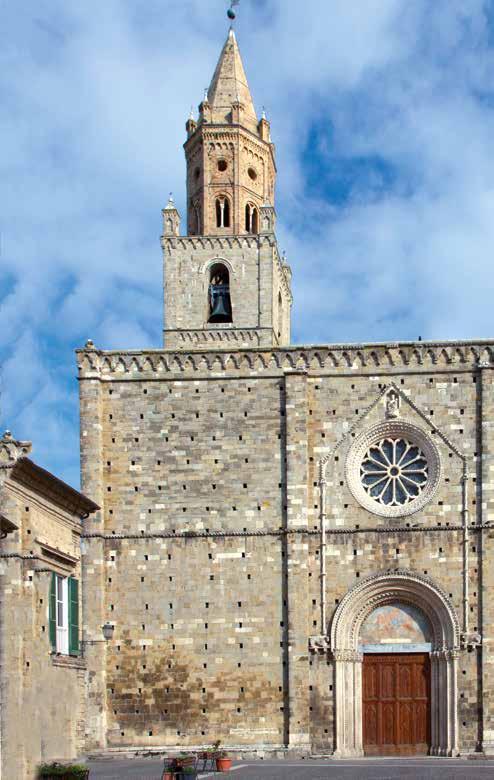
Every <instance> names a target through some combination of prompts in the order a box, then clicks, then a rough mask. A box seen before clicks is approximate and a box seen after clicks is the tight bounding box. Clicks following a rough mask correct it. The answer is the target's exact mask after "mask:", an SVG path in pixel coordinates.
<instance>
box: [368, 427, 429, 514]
mask: <svg viewBox="0 0 494 780" xmlns="http://www.w3.org/2000/svg"><path fill="white" fill-rule="evenodd" d="M360 477H361V480H362V485H363V487H364V490H365V491H366V492H367V494H368V495H369V496H370V497H371V498H373V499H374V501H377V502H378V503H380V504H384V505H385V506H389V507H392V506H403V505H404V504H408V503H410V501H413V500H415V499H416V498H417V497H418V496H419V495H420V493H421V492H422V491H423V489H424V487H425V486H426V484H427V481H428V478H429V466H428V463H427V459H426V457H425V455H424V453H423V452H422V450H421V449H420V447H419V446H417V445H416V444H413V443H412V442H410V441H407V439H403V438H400V439H390V438H386V439H382V440H381V441H379V442H376V444H374V445H372V447H369V449H368V450H367V452H366V454H365V456H364V458H363V460H362V464H361V466H360Z"/></svg>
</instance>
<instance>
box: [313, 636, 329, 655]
mask: <svg viewBox="0 0 494 780" xmlns="http://www.w3.org/2000/svg"><path fill="white" fill-rule="evenodd" d="M328 651H329V637H328V636H322V635H319V636H310V637H309V652H311V653H314V654H317V655H325V654H326V653H327V652H328Z"/></svg>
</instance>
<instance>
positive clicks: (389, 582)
mask: <svg viewBox="0 0 494 780" xmlns="http://www.w3.org/2000/svg"><path fill="white" fill-rule="evenodd" d="M186 131H187V139H186V142H185V156H186V161H187V215H186V229H185V231H184V232H185V235H182V234H181V231H180V216H179V214H178V211H177V209H176V207H175V205H174V203H173V201H172V200H170V202H169V203H168V205H167V206H166V208H165V209H164V210H163V236H162V239H161V243H162V248H163V255H164V264H165V275H164V278H165V285H164V301H165V317H166V321H165V328H164V348H163V349H159V350H143V351H138V350H131V351H126V352H122V351H117V352H115V351H111V352H110V351H104V350H101V349H99V348H97V347H96V346H95V345H94V344H93V343H92V342H88V343H87V345H86V347H85V348H84V349H81V350H78V352H77V361H78V369H79V385H80V410H81V464H82V465H81V468H82V490H83V492H84V493H85V494H86V495H87V496H90V497H91V499H92V501H94V502H96V504H97V505H98V506H99V507H100V510H99V511H97V512H95V513H94V514H91V516H90V517H88V518H87V520H86V521H85V531H84V534H83V542H82V544H83V550H82V581H83V604H82V610H83V612H82V630H83V639H84V641H85V642H86V645H87V649H86V652H85V660H86V663H87V667H88V695H87V701H86V705H85V706H86V712H85V716H84V717H85V723H86V748H87V749H88V750H106V749H119V748H123V747H132V748H135V747H139V748H143V747H148V748H152V747H162V746H177V745H181V746H199V745H206V744H208V743H211V742H213V741H215V740H217V739H220V740H221V741H222V744H223V745H224V746H225V747H226V748H228V747H231V748H236V749H239V750H242V749H245V750H256V751H263V750H273V751H279V750H285V749H289V750H295V751H300V752H311V751H312V752H321V753H325V754H333V755H336V756H360V755H409V754H426V753H430V754H433V755H442V756H455V755H458V754H460V753H473V752H475V751H478V750H485V751H489V750H490V749H491V748H492V747H494V648H493V643H494V637H490V633H491V626H492V625H493V622H494V566H493V565H492V564H493V562H494V531H493V528H494V527H493V525H492V519H493V512H494V476H493V474H494V471H493V469H494V459H493V456H494V423H493V420H494V416H493V415H494V392H493V384H492V367H493V365H494V363H493V360H494V342H492V341H484V342H482V341H480V342H454V343H453V342H447V343H430V342H417V343H410V342H407V343H390V344H361V345H349V344H336V345H321V346H300V345H297V346H293V345H291V344H290V315H291V305H292V293H291V271H290V268H289V266H288V264H287V262H286V259H285V258H284V257H283V256H282V255H281V254H280V252H279V249H278V245H277V241H276V235H275V227H276V224H275V223H276V214H275V209H274V197H275V179H276V163H275V149H274V145H273V143H272V141H271V132H270V125H269V122H268V121H267V120H266V118H264V117H261V118H260V119H259V118H258V116H257V115H256V111H255V109H254V104H253V101H252V97H251V94H250V90H249V87H248V84H247V79H246V76H245V72H244V68H243V64H242V61H241V57H240V53H239V49H238V44H237V41H236V38H235V35H234V33H233V32H230V33H229V36H228V38H227V41H226V43H225V46H224V48H223V50H222V53H221V56H220V59H219V62H218V66H217V68H216V71H215V73H214V76H213V80H212V82H211V86H210V88H209V90H208V93H207V95H206V96H205V99H204V100H203V102H202V103H201V105H200V107H199V118H198V120H197V121H196V120H194V119H192V118H191V119H189V121H188V122H187V125H186ZM491 550H492V551H493V555H492V557H491ZM489 561H491V563H490V564H489ZM107 621H110V623H112V624H113V625H114V636H113V639H112V640H111V641H110V642H108V643H105V644H97V643H96V642H97V640H98V639H99V638H100V634H101V626H102V624H104V623H106V622H107ZM92 640H94V644H92Z"/></svg>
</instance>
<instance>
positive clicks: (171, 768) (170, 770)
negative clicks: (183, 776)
mask: <svg viewBox="0 0 494 780" xmlns="http://www.w3.org/2000/svg"><path fill="white" fill-rule="evenodd" d="M175 769H176V764H175V763H174V762H173V761H172V762H171V763H169V761H168V759H167V760H166V761H165V768H164V769H163V774H162V775H161V780H174V778H175V777H176V776H177V775H176V774H175Z"/></svg>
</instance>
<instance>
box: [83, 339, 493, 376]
mask: <svg viewBox="0 0 494 780" xmlns="http://www.w3.org/2000/svg"><path fill="white" fill-rule="evenodd" d="M76 356H77V365H78V370H79V377H80V378H83V379H84V378H88V379H91V378H100V379H104V380H120V379H135V378H139V379H141V378H142V379H144V378H146V379H160V378H164V377H165V376H176V375H178V376H184V375H191V376H194V377H197V376H201V375H203V376H206V377H211V376H216V377H217V376H226V377H234V376H247V377H252V376H256V377H262V376H263V375H265V376H277V375H283V373H284V372H285V371H288V370H293V369H302V370H304V371H307V372H308V373H309V374H312V375H314V376H319V375H321V374H325V373H329V374H348V375H352V376H355V375H357V374H359V373H362V374H364V375H375V374H377V373H382V374H392V373H397V372H407V371H408V372H419V373H421V372H427V371H431V372H433V371H450V372H454V371H458V372H459V371H475V370H478V369H481V368H493V367H494V340H492V339H489V340H488V339H485V340H478V341H429V342H426V341H418V342H417V341H409V342H394V343H393V342H386V343H371V344H331V345H327V344H326V345H321V346H319V345H313V346H310V345H309V346H302V345H297V346H290V347H279V348H277V347H274V348H271V347H269V348H265V347H252V348H238V349H225V348H224V345H223V347H222V348H218V349H214V348H210V349H204V348H203V349H201V348H199V349H188V350H167V349H154V350H153V349H150V350H126V351H120V350H109V351H105V350H99V349H96V348H95V347H94V345H92V343H91V342H89V346H88V347H87V348H84V349H78V350H76Z"/></svg>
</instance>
